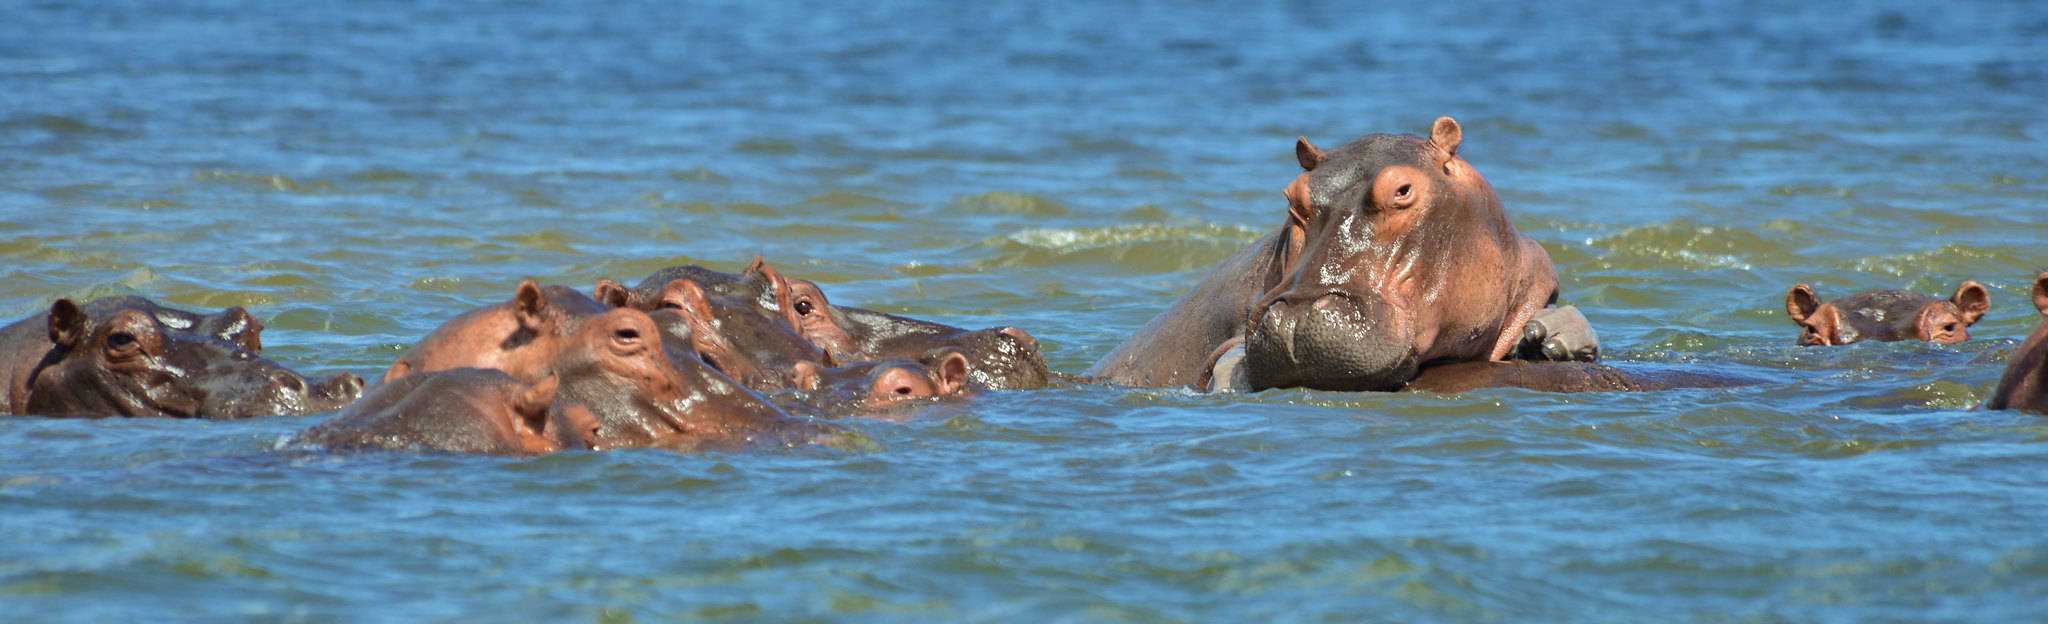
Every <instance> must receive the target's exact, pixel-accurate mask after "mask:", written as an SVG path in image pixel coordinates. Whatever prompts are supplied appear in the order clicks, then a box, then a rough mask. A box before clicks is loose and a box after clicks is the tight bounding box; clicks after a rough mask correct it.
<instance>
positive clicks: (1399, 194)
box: [1394, 184, 1414, 199]
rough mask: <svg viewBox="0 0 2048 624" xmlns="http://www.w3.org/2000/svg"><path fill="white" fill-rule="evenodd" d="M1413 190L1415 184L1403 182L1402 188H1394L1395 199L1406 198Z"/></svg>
mask: <svg viewBox="0 0 2048 624" xmlns="http://www.w3.org/2000/svg"><path fill="white" fill-rule="evenodd" d="M1413 190H1414V187H1413V186H1411V185H1408V184H1403V185H1401V187H1400V188H1397V189H1394V199H1405V198H1407V197H1408V193H1409V192H1410V191H1413Z"/></svg>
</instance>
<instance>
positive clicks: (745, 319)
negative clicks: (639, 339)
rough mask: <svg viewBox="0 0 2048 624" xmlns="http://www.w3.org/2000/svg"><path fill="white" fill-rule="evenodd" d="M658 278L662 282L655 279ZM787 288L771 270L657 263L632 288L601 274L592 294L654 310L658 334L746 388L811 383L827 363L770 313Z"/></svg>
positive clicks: (818, 351) (777, 315)
mask: <svg viewBox="0 0 2048 624" xmlns="http://www.w3.org/2000/svg"><path fill="white" fill-rule="evenodd" d="M661 279H667V281H665V282H659V283H656V281H657V280H661ZM707 285H708V286H707ZM788 291H789V289H788V286H787V284H786V283H785V282H784V280H783V278H782V276H781V275H780V274H778V273H775V272H774V271H773V270H771V269H765V268H762V269H758V270H750V271H749V272H748V274H747V275H744V276H739V275H732V274H729V273H719V272H717V271H712V270H709V269H704V268H702V267H695V266H689V267H669V268H667V269H663V270H661V271H659V272H656V274H655V275H654V276H651V277H649V278H648V279H647V280H643V281H642V283H641V285H640V286H639V287H636V288H633V289H627V288H625V287H624V286H621V285H619V284H618V283H617V282H613V281H611V280H601V281H599V282H598V284H597V287H596V289H595V293H594V294H595V296H596V298H597V299H598V300H600V301H603V302H605V303H606V304H609V305H613V306H617V307H629V308H633V309H638V310H644V311H647V312H649V313H651V314H656V315H657V320H658V321H661V322H660V323H659V325H660V326H661V328H662V330H663V333H664V335H665V336H666V338H665V340H668V341H671V342H673V343H677V346H685V343H686V346H687V348H688V350H690V351H692V352H694V353H695V354H696V355H697V357H698V358H699V359H701V360H703V361H704V363H706V364H708V365H710V366H711V367H712V368H716V369H718V370H719V372H722V373H725V375H726V376H728V377H732V378H733V379H735V380H737V381H739V382H740V383H742V384H745V385H746V386H747V387H749V388H752V389H755V390H761V391H774V390H784V389H797V390H811V389H815V387H816V384H817V371H818V370H820V369H823V368H826V367H828V366H829V364H828V363H827V358H828V356H827V354H826V353H825V352H824V351H823V350H821V349H819V348H818V347H817V346H816V345H814V344H812V343H811V341H810V340H808V339H806V338H804V337H803V335H801V334H799V333H797V331H796V330H795V329H794V328H793V327H792V326H791V325H789V323H788V321H787V319H786V318H785V317H784V316H783V315H781V314H780V313H779V311H771V310H779V309H780V308H781V307H786V306H783V305H782V304H781V303H780V302H779V301H777V300H774V298H775V297H778V296H786V295H787V294H788ZM764 298H766V299H768V300H769V301H768V303H765V304H764V303H762V302H763V299H764ZM770 306H774V307H770ZM671 315H672V316H671ZM676 321H680V322H676Z"/></svg>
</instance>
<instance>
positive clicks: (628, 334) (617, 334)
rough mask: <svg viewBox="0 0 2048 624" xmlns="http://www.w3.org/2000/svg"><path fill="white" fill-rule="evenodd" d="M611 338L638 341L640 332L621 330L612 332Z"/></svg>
mask: <svg viewBox="0 0 2048 624" xmlns="http://www.w3.org/2000/svg"><path fill="white" fill-rule="evenodd" d="M612 337H613V338H617V339H620V340H639V339H640V332H639V331H637V330H632V329H621V330H617V331H614V332H612Z"/></svg>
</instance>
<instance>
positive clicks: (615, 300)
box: [590, 279, 639, 308]
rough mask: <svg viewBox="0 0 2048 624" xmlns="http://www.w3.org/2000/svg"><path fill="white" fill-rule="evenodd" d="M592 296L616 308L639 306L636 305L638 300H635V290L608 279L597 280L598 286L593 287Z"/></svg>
mask: <svg viewBox="0 0 2048 624" xmlns="http://www.w3.org/2000/svg"><path fill="white" fill-rule="evenodd" d="M590 297H591V298H592V299H596V300H597V301H598V302H599V303H603V304H605V305H607V306H611V307H614V308H635V307H639V306H637V305H634V304H636V303H638V302H636V301H634V297H633V291H631V290H627V289H626V287H625V286H621V285H619V283H618V282H614V281H611V280H608V279H601V280H597V287H596V288H594V289H591V293H590Z"/></svg>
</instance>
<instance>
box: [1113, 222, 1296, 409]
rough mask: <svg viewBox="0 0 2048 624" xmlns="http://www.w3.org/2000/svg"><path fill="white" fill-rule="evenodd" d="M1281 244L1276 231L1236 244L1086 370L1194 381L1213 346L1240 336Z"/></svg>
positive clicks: (1151, 383)
mask: <svg viewBox="0 0 2048 624" xmlns="http://www.w3.org/2000/svg"><path fill="white" fill-rule="evenodd" d="M1280 244H1281V232H1280V231H1274V232H1270V233H1268V234H1266V235H1265V236H1264V237H1262V238H1260V239H1259V240H1258V241H1256V242H1253V243H1251V244H1249V245H1246V246H1245V247H1244V248H1243V249H1240V250H1238V252H1237V253H1236V254H1235V255H1232V256H1231V257H1230V259H1228V260H1224V261H1223V263H1222V264H1221V265H1218V266H1217V267H1216V268H1215V269H1214V270H1211V271H1210V272H1209V274H1208V275H1207V276H1206V277H1203V278H1202V281H1201V282H1200V283H1197V284H1195V286H1194V287H1193V288H1190V289H1188V292H1187V294H1184V295H1182V296H1181V298H1180V300H1178V301H1175V302H1174V304H1173V305H1172V306H1171V307H1168V308H1167V309H1166V311H1164V312H1161V313H1159V315H1158V316H1155V317H1152V320H1151V322H1148V323H1146V324H1145V326H1144V327H1143V328H1140V329H1139V330H1138V332H1137V334H1136V335H1133V336H1132V337H1131V339H1130V340H1127V341H1124V343H1123V344H1121V345H1118V346H1117V348H1116V350H1114V351H1111V352H1110V353H1109V355H1107V356H1104V357H1103V358H1102V360H1101V361H1099V362H1096V363H1095V366H1094V367H1092V368H1090V369H1089V370H1088V372H1087V373H1086V375H1087V376H1090V377H1098V378H1101V379H1103V380H1104V381H1108V382H1111V383H1116V384H1122V385H1130V386H1141V387H1154V388H1159V387H1167V386H1185V385H1189V384H1193V383H1195V382H1196V381H1197V380H1198V379H1199V378H1200V377H1201V375H1202V373H1203V368H1204V367H1205V366H1206V365H1207V364H1209V355H1210V354H1211V353H1212V352H1213V351H1215V350H1216V348H1217V347H1220V346H1222V345H1223V343H1225V342H1228V341H1230V340H1232V339H1236V338H1241V337H1243V336H1244V331H1245V317H1246V315H1247V314H1248V313H1249V311H1250V309H1251V306H1252V304H1253V303H1255V302H1257V300H1258V298H1259V297H1260V296H1262V295H1264V294H1265V291H1266V290H1267V289H1269V288H1270V287H1271V286H1272V284H1271V283H1270V282H1271V281H1272V279H1273V264H1274V258H1275V257H1276V248H1277V246H1278V245H1280Z"/></svg>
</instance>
